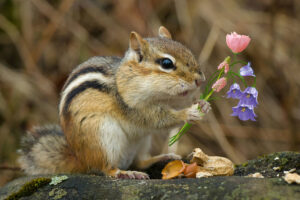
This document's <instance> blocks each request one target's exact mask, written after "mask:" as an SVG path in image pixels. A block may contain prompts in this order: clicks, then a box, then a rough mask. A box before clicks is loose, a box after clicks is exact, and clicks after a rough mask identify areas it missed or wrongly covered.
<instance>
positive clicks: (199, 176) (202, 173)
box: [196, 172, 213, 178]
mask: <svg viewBox="0 0 300 200" xmlns="http://www.w3.org/2000/svg"><path fill="white" fill-rule="evenodd" d="M209 176H213V175H212V174H211V173H209V172H198V173H197V174H196V178H207V177H209Z"/></svg>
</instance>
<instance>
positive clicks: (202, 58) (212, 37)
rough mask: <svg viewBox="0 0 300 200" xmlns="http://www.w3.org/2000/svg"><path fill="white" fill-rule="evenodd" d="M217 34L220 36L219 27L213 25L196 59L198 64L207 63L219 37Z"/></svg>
mask: <svg viewBox="0 0 300 200" xmlns="http://www.w3.org/2000/svg"><path fill="white" fill-rule="evenodd" d="M219 34H220V29H219V27H218V26H217V25H216V24H213V26H212V28H211V29H210V32H209V34H208V36H207V39H206V42H205V44H204V46H203V48H202V50H201V52H200V55H199V58H198V60H199V62H200V64H203V63H205V62H207V60H208V59H209V57H210V55H211V52H212V50H213V48H214V46H215V44H216V42H217V39H218V37H219Z"/></svg>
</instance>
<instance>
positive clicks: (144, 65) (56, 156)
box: [18, 27, 210, 179]
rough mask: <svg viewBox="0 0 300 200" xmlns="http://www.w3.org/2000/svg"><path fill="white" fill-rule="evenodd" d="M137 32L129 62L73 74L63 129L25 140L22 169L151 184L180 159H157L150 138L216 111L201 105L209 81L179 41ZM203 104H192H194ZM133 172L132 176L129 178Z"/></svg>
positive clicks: (107, 61) (94, 62)
mask: <svg viewBox="0 0 300 200" xmlns="http://www.w3.org/2000/svg"><path fill="white" fill-rule="evenodd" d="M158 33H159V37H155V38H142V37H141V36H140V35H139V34H138V33H136V32H131V34H130V39H129V49H128V50H127V51H126V53H125V56H124V57H123V58H119V57H93V58H90V59H89V60H88V61H86V62H84V63H82V64H81V65H79V66H78V67H77V68H75V69H74V70H73V72H72V73H71V74H70V76H69V78H68V79H67V81H66V83H65V85H64V87H63V89H62V93H61V99H60V103H59V117H60V126H48V127H47V126H46V127H39V128H35V129H34V130H33V131H31V132H29V133H28V135H27V136H25V137H24V138H23V142H22V146H23V147H22V149H21V150H20V153H21V156H20V158H19V160H18V161H19V163H20V166H21V168H22V169H23V170H24V171H25V172H26V173H27V174H49V173H87V172H90V171H95V170H96V171H99V172H103V173H104V174H106V175H109V176H112V177H116V178H130V179H148V178H149V177H148V175H147V174H146V173H144V172H139V171H128V170H127V169H128V168H129V166H135V167H136V168H138V169H141V170H142V169H145V168H147V167H149V166H150V165H152V164H154V163H155V162H158V161H160V160H163V159H169V158H174V159H180V156H178V155H176V154H162V155H158V156H154V157H150V154H149V150H150V147H151V135H152V134H153V133H158V134H163V133H166V132H169V131H170V130H171V129H172V128H174V127H178V126H181V125H183V123H184V122H190V123H194V122H197V121H199V120H201V118H202V114H201V113H200V112H199V110H198V108H199V107H200V108H201V111H202V112H203V113H207V112H208V111H209V110H210V105H209V103H207V102H205V101H197V100H196V99H198V98H199V95H200V85H201V83H202V82H203V81H204V80H205V76H204V74H203V73H202V71H201V69H200V66H199V64H198V63H197V61H196V59H195V57H194V56H193V54H192V53H191V51H190V50H189V49H188V48H186V47H185V46H184V45H182V44H181V43H179V42H176V41H174V40H172V37H171V34H170V33H169V31H168V30H167V29H166V28H165V27H160V28H159V31H158ZM195 101H197V102H196V104H193V102H195ZM126 170H127V171H126Z"/></svg>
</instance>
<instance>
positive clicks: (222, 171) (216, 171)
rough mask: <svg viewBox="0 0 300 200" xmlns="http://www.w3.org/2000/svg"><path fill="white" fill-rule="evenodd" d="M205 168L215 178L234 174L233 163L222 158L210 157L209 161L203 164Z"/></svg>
mask: <svg viewBox="0 0 300 200" xmlns="http://www.w3.org/2000/svg"><path fill="white" fill-rule="evenodd" d="M203 168H205V169H207V170H209V172H210V173H212V174H213V175H214V176H231V175H233V173H234V165H233V163H232V162H231V161H230V160H229V159H227V158H224V157H220V156H209V159H208V161H207V162H206V163H204V164H203Z"/></svg>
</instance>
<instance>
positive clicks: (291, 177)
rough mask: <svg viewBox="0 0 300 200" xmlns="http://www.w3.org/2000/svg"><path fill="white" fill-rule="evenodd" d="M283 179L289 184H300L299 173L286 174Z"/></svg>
mask: <svg viewBox="0 0 300 200" xmlns="http://www.w3.org/2000/svg"><path fill="white" fill-rule="evenodd" d="M283 179H284V180H285V181H286V182H287V183H288V184H291V183H297V184H300V175H299V174H297V173H289V172H288V173H286V174H285V176H284V177H283Z"/></svg>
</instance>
